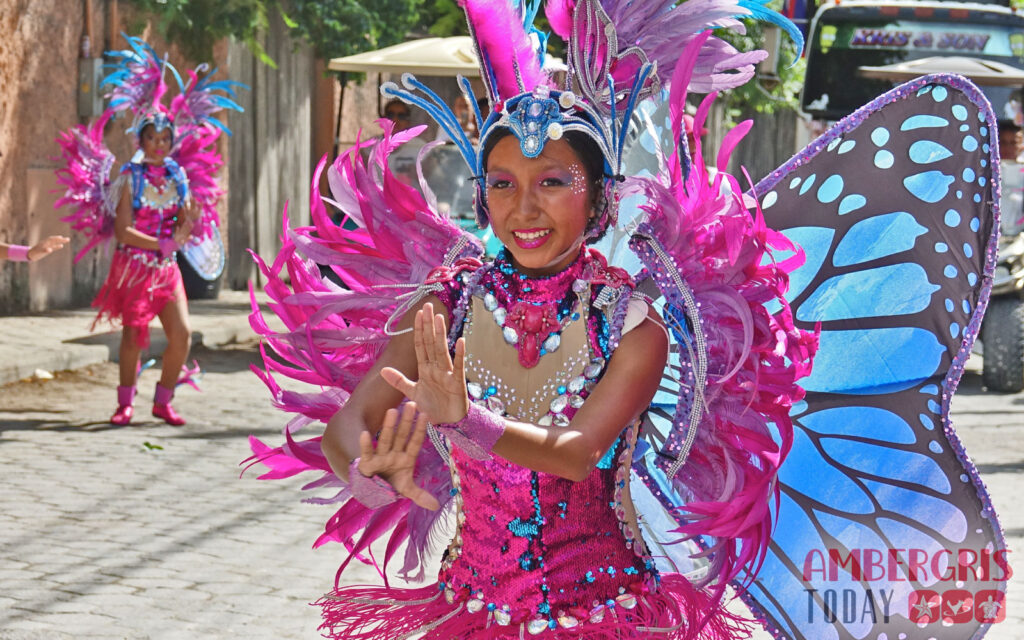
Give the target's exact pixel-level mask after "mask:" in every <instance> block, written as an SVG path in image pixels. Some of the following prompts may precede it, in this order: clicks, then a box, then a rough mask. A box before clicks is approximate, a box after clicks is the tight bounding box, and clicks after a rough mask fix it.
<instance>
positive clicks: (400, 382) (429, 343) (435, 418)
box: [380, 302, 469, 424]
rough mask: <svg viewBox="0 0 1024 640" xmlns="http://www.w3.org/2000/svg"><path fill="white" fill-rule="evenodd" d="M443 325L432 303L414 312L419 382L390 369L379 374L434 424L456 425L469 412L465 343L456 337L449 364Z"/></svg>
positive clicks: (443, 321)
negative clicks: (453, 353) (453, 423)
mask: <svg viewBox="0 0 1024 640" xmlns="http://www.w3.org/2000/svg"><path fill="white" fill-rule="evenodd" d="M446 324H447V323H446V322H445V318H444V316H443V315H441V314H436V315H435V314H434V305H433V304H431V303H429V302H428V303H427V304H425V305H423V308H422V309H420V310H419V311H417V312H416V322H415V325H414V332H415V333H414V338H413V341H414V344H415V347H416V365H417V370H418V376H419V379H418V380H416V381H415V382H413V381H412V380H410V379H409V378H407V377H405V375H403V374H402V372H401V371H399V370H398V369H394V368H392V367H385V368H384V369H381V372H380V375H381V376H382V377H383V378H384V380H386V381H387V383H388V384H390V385H391V386H392V387H394V388H395V389H397V390H398V391H400V392H402V393H403V394H404V395H405V397H407V398H409V399H410V400H412V401H413V402H415V403H416V406H417V407H419V410H420V411H421V412H423V413H425V414H426V415H427V417H428V418H429V419H430V421H431V422H432V423H434V424H441V423H452V422H458V421H459V420H462V419H463V418H465V417H466V414H467V413H468V412H469V396H468V395H467V394H466V342H465V340H464V339H462V338H459V339H458V341H457V342H456V343H455V359H454V361H453V360H452V357H451V355H449V353H448V337H447V336H448V331H447V328H446Z"/></svg>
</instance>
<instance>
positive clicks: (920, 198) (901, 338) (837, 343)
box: [745, 76, 1007, 640]
mask: <svg viewBox="0 0 1024 640" xmlns="http://www.w3.org/2000/svg"><path fill="white" fill-rule="evenodd" d="M995 128H996V121H995V118H994V115H993V114H992V111H991V108H990V107H989V105H988V103H987V101H986V100H985V98H984V96H982V95H981V93H980V92H979V91H978V90H977V88H976V87H974V86H973V85H972V84H970V83H969V82H967V81H965V80H964V79H963V78H960V77H957V76H928V77H925V78H919V79H918V80H915V81H912V82H910V83H907V84H905V85H902V86H900V87H898V88H896V89H894V90H893V91H891V92H889V93H887V94H885V95H884V96H881V97H880V98H878V99H877V100H875V101H874V102H872V103H871V104H869V105H867V106H866V107H864V108H863V109H861V110H859V111H858V112H857V113H855V114H852V115H851V116H850V117H848V118H846V119H844V120H843V121H841V122H839V123H837V124H836V125H835V126H834V127H833V128H832V129H831V130H830V131H829V132H828V133H826V134H825V135H824V136H822V137H821V138H819V139H818V140H817V141H815V142H814V143H812V144H811V145H810V146H809V147H808V148H807V149H806V150H805V151H804V152H802V153H801V154H799V155H798V156H796V157H795V158H794V159H793V160H791V161H790V162H789V163H787V164H786V165H785V166H783V167H782V168H781V169H779V170H778V171H776V172H774V173H772V174H771V175H770V176H768V177H767V178H765V179H764V180H763V181H762V182H761V183H759V184H758V185H757V186H756V187H755V190H754V191H755V193H756V194H757V197H758V198H759V199H760V202H761V205H762V208H763V211H764V215H765V219H766V222H767V224H768V226H769V227H772V228H774V229H776V230H779V231H781V232H783V233H784V234H785V235H786V236H788V237H789V238H790V239H792V240H793V241H794V242H796V243H797V244H799V245H800V246H801V247H802V249H803V251H804V252H805V256H806V261H805V263H804V265H803V266H802V267H800V269H799V270H797V271H795V272H794V273H793V274H792V276H791V280H790V290H789V292H788V294H787V300H788V301H789V303H790V305H791V307H792V310H793V313H794V317H795V320H796V322H797V326H799V327H800V328H802V329H807V330H813V329H814V328H815V327H816V326H819V323H820V330H821V342H820V349H819V351H818V354H817V356H816V358H815V360H814V369H813V372H812V374H811V375H810V376H809V377H807V378H805V379H803V380H802V381H801V384H802V386H803V387H804V388H805V389H806V391H807V396H806V398H805V400H804V401H803V402H801V403H799V405H798V406H796V407H795V408H794V410H793V412H792V413H793V420H794V430H795V441H794V444H793V448H792V451H791V452H790V454H789V457H788V458H787V459H786V461H785V463H784V464H783V466H782V468H781V470H780V473H779V481H780V486H781V501H780V504H779V513H778V525H777V528H776V532H775V535H774V537H773V540H772V542H771V547H770V552H769V555H768V558H767V560H766V561H765V563H764V566H763V568H762V569H761V572H760V574H759V575H758V578H757V580H756V581H755V583H754V584H753V585H752V586H751V588H750V590H749V592H748V593H747V594H746V596H745V597H746V598H747V600H748V603H749V604H751V606H752V608H753V610H754V611H755V612H756V613H758V614H760V615H763V617H764V621H765V624H766V627H767V628H768V629H769V630H770V631H771V632H773V634H775V635H776V637H780V638H781V637H785V638H793V639H808V640H829V639H836V640H839V639H853V638H857V639H861V638H872V639H875V638H887V639H889V640H893V639H896V638H919V637H929V638H937V639H940V640H941V639H943V638H947V639H952V638H957V639H962V638H977V637H980V636H981V635H983V634H984V631H985V630H986V629H987V628H988V626H989V625H990V623H991V622H993V621H998V620H999V619H1000V618H1001V606H1000V604H1001V603H1002V602H1003V595H1002V594H1003V592H1004V591H1005V585H1006V578H1007V572H1006V571H1005V569H1004V567H1005V566H1006V563H1005V544H1004V541H1003V537H1002V532H1001V529H1000V527H999V524H998V522H997V520H996V516H995V513H994V512H993V510H992V505H991V503H990V501H989V498H988V495H987V493H986V491H985V487H984V485H983V483H982V481H981V479H980V478H979V477H978V474H977V472H976V471H975V469H974V466H973V465H972V464H971V463H970V461H969V460H968V458H967V456H966V454H965V453H964V450H963V447H962V446H961V444H960V442H959V440H958V439H957V437H956V434H955V432H954V431H953V428H952V426H951V424H950V422H949V401H950V397H951V396H952V394H953V392H954V390H955V389H956V385H957V383H958V381H959V379H960V375H961V373H962V371H963V364H964V361H965V360H966V358H967V356H968V355H969V353H970V347H971V344H972V342H973V340H974V337H975V335H977V331H978V327H979V325H980V322H981V316H982V312H983V309H984V305H985V303H986V300H987V297H988V291H989V288H990V280H991V273H992V269H993V267H994V264H993V262H994V246H995V245H994V243H995V233H996V229H997V220H996V219H997V215H998V212H997V210H996V207H997V205H996V202H997V200H998V197H997V194H998V189H997V186H996V182H997V181H998V158H997V155H996V149H995V148H994V147H995V144H996V142H995V136H996V132H995ZM776 257H777V258H783V257H785V256H784V255H777V256H776ZM958 564H960V565H963V566H962V567H959V568H958V566H957V565H958ZM950 571H952V572H953V573H952V574H950ZM993 602H994V603H996V604H995V605H993ZM943 619H945V620H943ZM922 633H926V634H927V635H926V636H922V635H921V634H922Z"/></svg>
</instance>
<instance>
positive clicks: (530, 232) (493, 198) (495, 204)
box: [486, 136, 594, 277]
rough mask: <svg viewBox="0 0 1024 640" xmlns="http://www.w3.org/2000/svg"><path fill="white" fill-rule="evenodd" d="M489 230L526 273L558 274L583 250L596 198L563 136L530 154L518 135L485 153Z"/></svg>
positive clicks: (516, 264)
mask: <svg viewBox="0 0 1024 640" xmlns="http://www.w3.org/2000/svg"><path fill="white" fill-rule="evenodd" d="M486 179H487V183H486V184H487V208H488V210H489V213H490V221H491V229H493V230H494V234H495V235H496V236H498V239H499V240H501V242H502V244H504V245H505V246H506V247H507V248H508V251H509V253H510V254H511V256H512V262H513V264H514V265H515V266H516V267H517V268H518V269H519V270H520V271H521V272H522V273H524V274H526V275H528V276H533V277H537V276H546V275H552V274H554V273H558V272H559V271H561V270H562V269H564V268H565V267H567V266H568V265H569V264H570V263H572V261H573V260H574V259H575V258H576V256H577V255H579V251H580V247H581V246H582V245H583V234H584V232H585V230H586V228H587V222H588V221H589V219H590V218H591V217H593V216H594V207H593V203H594V197H593V194H592V193H591V189H590V188H589V180H588V178H587V175H586V172H585V171H584V169H583V163H582V162H580V160H579V157H578V156H577V155H576V152H575V151H574V150H573V148H572V147H571V146H569V143H568V142H566V141H565V140H564V139H559V140H548V141H547V143H546V144H545V145H544V149H543V151H541V154H540V155H539V156H537V157H536V158H527V157H526V156H524V155H523V152H522V151H520V149H519V140H517V139H516V137H515V136H506V137H504V138H502V139H501V140H499V141H498V143H497V144H495V146H494V149H493V150H491V154H490V155H489V156H488V158H487V178H486Z"/></svg>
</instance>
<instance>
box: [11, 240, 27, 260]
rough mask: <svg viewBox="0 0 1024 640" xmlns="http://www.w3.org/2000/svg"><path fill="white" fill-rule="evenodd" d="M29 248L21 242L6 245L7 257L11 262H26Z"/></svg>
mask: <svg viewBox="0 0 1024 640" xmlns="http://www.w3.org/2000/svg"><path fill="white" fill-rule="evenodd" d="M30 248H31V247H26V246H25V245H21V244H11V245H7V259H8V260H10V261H12V262H28V250H29V249H30Z"/></svg>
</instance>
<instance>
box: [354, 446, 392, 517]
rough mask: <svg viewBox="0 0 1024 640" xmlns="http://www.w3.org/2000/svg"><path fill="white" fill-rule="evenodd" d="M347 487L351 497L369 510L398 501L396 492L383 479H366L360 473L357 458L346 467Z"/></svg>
mask: <svg viewBox="0 0 1024 640" xmlns="http://www.w3.org/2000/svg"><path fill="white" fill-rule="evenodd" d="M348 486H349V490H350V491H351V492H352V497H353V498H355V499H356V500H358V501H359V502H360V503H361V504H362V505H363V506H364V507H367V508H369V509H380V508H381V507H383V506H385V505H389V504H391V503H392V502H394V501H395V500H398V492H397V491H395V488H394V487H392V486H391V485H390V484H388V483H387V481H385V480H384V478H381V477H380V476H377V475H375V476H373V477H372V478H367V477H366V476H364V475H363V474H362V473H360V471H359V458H356V459H355V460H353V461H352V464H350V465H349V466H348Z"/></svg>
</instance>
